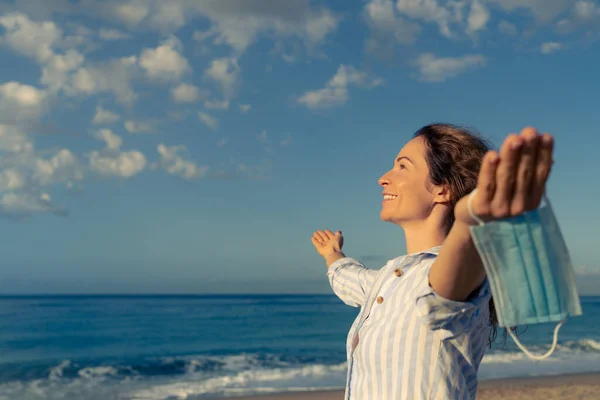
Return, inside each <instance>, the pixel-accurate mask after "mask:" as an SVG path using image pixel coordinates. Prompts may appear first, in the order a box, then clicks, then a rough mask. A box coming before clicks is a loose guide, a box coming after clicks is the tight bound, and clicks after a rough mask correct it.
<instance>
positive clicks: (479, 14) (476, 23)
mask: <svg viewBox="0 0 600 400" xmlns="http://www.w3.org/2000/svg"><path fill="white" fill-rule="evenodd" d="M489 20H490V12H489V11H488V9H487V8H486V7H485V6H484V5H483V4H482V3H481V2H480V1H478V0H475V1H473V2H472V3H471V11H469V17H468V18H467V31H468V32H469V33H475V32H477V31H480V30H482V29H484V28H485V26H486V25H487V23H488V21H489Z"/></svg>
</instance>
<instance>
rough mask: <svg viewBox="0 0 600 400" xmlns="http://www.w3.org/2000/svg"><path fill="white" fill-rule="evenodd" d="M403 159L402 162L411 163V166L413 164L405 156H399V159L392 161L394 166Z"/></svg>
mask: <svg viewBox="0 0 600 400" xmlns="http://www.w3.org/2000/svg"><path fill="white" fill-rule="evenodd" d="M403 159H404V160H408V162H409V163H411V164H414V163H413V162H412V160H411V159H410V158H408V157H406V156H401V157H398V158H396V161H394V165H396V164H397V163H399V162H400V161H401V160H403Z"/></svg>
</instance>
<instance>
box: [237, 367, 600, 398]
mask: <svg viewBox="0 0 600 400" xmlns="http://www.w3.org/2000/svg"><path fill="white" fill-rule="evenodd" d="M343 398H344V393H343V392H342V391H339V390H332V391H317V392H305V393H290V394H279V395H262V396H249V397H235V398H231V399H232V400H341V399H343ZM500 399H510V400H524V399H533V400H535V399H543V400H555V399H556V400H558V399H561V400H575V399H585V400H600V373H591V374H574V375H561V376H548V377H539V378H516V379H498V380H490V381H483V382H481V383H480V385H479V392H478V393H477V400H500Z"/></svg>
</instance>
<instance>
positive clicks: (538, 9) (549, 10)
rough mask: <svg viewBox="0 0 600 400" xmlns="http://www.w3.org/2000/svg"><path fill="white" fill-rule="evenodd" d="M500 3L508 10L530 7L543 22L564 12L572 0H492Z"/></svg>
mask: <svg viewBox="0 0 600 400" xmlns="http://www.w3.org/2000/svg"><path fill="white" fill-rule="evenodd" d="M491 1H493V2H495V3H498V4H500V5H501V6H502V7H503V8H504V9H505V10H506V11H509V12H512V11H515V10H517V9H528V10H529V11H530V12H531V13H532V14H533V15H534V17H535V18H536V19H537V20H538V21H540V22H542V23H545V22H549V21H551V20H553V19H554V18H556V17H557V16H558V15H560V14H561V13H562V12H564V11H565V10H566V9H567V7H568V5H569V4H570V3H571V2H572V0H491Z"/></svg>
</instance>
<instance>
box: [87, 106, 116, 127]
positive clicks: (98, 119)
mask: <svg viewBox="0 0 600 400" xmlns="http://www.w3.org/2000/svg"><path fill="white" fill-rule="evenodd" d="M119 119H120V117H119V115H118V114H117V113H114V112H112V111H109V110H106V109H104V108H102V106H96V113H95V114H94V118H93V119H92V123H93V124H94V125H104V124H114V123H115V122H117V121H118V120H119Z"/></svg>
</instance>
